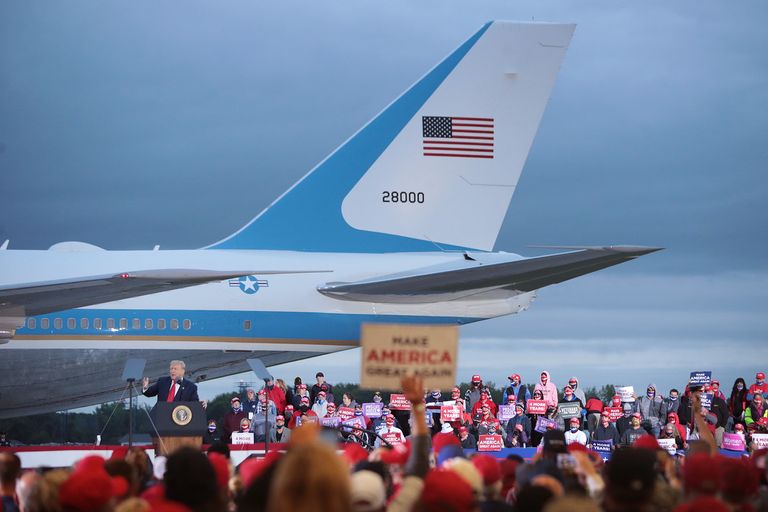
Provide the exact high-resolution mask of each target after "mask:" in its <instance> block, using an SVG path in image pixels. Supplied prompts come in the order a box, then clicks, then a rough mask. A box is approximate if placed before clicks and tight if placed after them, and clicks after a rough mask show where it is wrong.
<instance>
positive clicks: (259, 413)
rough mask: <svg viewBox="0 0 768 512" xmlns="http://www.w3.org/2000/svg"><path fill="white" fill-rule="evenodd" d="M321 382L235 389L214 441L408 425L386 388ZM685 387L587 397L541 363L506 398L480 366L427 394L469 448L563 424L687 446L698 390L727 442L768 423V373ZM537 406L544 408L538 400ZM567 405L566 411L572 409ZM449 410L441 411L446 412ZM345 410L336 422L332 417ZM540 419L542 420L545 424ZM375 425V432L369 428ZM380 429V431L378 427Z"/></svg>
mask: <svg viewBox="0 0 768 512" xmlns="http://www.w3.org/2000/svg"><path fill="white" fill-rule="evenodd" d="M315 379H316V382H315V383H314V384H313V385H312V386H308V385H307V384H306V383H304V382H302V380H301V378H300V377H297V378H296V379H295V381H294V386H293V387H292V388H291V387H289V386H286V384H285V382H284V381H283V380H282V379H276V380H274V381H272V380H268V381H266V383H265V386H264V387H263V388H262V389H261V390H259V391H258V392H257V391H255V390H253V389H248V390H247V392H246V396H244V397H240V396H233V397H232V398H231V410H230V411H229V412H228V413H227V414H226V415H225V416H224V417H223V418H220V419H219V420H218V421H217V420H216V419H213V418H212V419H210V420H209V421H208V432H207V433H206V437H205V441H206V444H211V443H214V442H218V441H224V442H227V443H230V442H232V434H233V433H236V432H241V433H242V432H250V433H253V434H255V435H254V437H253V442H264V441H265V440H267V436H269V439H268V441H270V442H286V441H287V440H288V439H290V435H291V431H292V430H293V429H294V428H295V427H296V426H299V425H301V424H302V423H303V422H307V421H316V422H319V423H321V424H323V425H326V426H328V425H334V426H335V425H343V424H344V423H345V422H346V423H347V424H349V423H350V420H351V419H354V418H357V421H352V423H356V424H358V425H359V426H360V427H364V428H360V429H357V430H355V433H353V431H352V430H351V429H343V428H342V429H341V430H340V432H339V434H338V435H339V438H340V440H343V441H346V440H348V439H349V438H350V436H351V435H352V436H353V438H355V437H359V438H360V439H359V441H360V443H361V445H363V446H365V447H367V448H369V449H372V448H374V447H378V446H380V445H381V443H382V439H380V437H382V435H383V434H386V435H387V439H390V440H394V441H395V442H397V441H398V438H399V441H401V442H402V441H404V440H405V438H406V436H408V435H409V434H410V425H409V418H410V412H409V411H408V410H403V409H402V408H400V407H398V406H397V405H396V404H393V403H385V402H384V400H383V396H382V394H381V393H380V392H376V393H375V394H374V396H373V399H372V402H373V403H376V404H382V405H381V407H380V408H378V409H376V408H374V409H373V410H375V411H376V413H375V414H372V413H366V411H364V407H363V406H364V404H362V403H359V402H358V401H356V400H355V397H353V396H352V395H350V394H349V393H344V394H343V395H342V396H341V397H339V398H338V399H337V398H336V397H335V396H334V393H333V386H332V385H331V384H330V383H328V382H326V380H325V375H324V374H323V372H317V374H316V376H315ZM682 389H683V391H682V393H681V392H680V391H679V390H678V389H676V388H672V389H670V390H669V392H668V393H667V394H666V396H665V395H664V394H662V392H661V390H658V389H657V386H656V385H655V384H648V386H647V388H646V389H645V393H644V394H643V395H642V396H637V395H636V394H634V393H633V394H632V395H629V396H628V395H624V396H620V395H615V396H614V397H613V398H612V400H611V401H610V402H609V403H604V402H603V401H602V400H601V399H600V398H598V397H597V396H595V395H590V396H585V393H584V390H583V389H582V387H581V386H580V385H579V379H578V378H577V377H571V378H570V379H568V383H567V384H566V385H565V386H564V387H563V388H562V389H558V387H557V386H556V385H555V384H554V383H553V382H552V380H551V376H550V374H549V372H547V371H542V372H541V374H540V376H539V379H538V382H536V384H535V385H533V386H528V385H526V384H524V383H523V382H522V378H521V376H520V375H519V374H511V375H510V376H509V385H508V386H507V387H506V388H505V389H504V391H503V393H502V397H501V402H500V403H496V402H495V401H494V399H493V397H492V391H491V389H489V388H488V387H487V386H485V385H484V383H483V380H482V378H481V376H480V375H477V374H476V375H473V376H472V379H471V382H470V385H469V387H468V389H466V390H465V391H464V392H463V393H462V390H461V389H460V388H459V387H458V386H457V387H454V388H453V389H452V390H451V392H450V395H447V396H443V393H442V392H441V391H440V390H431V391H427V392H426V393H425V403H426V404H427V409H428V411H427V414H426V419H427V425H428V426H429V428H430V430H431V432H432V433H433V434H435V433H437V432H447V433H453V434H455V435H456V436H457V437H458V438H459V439H460V441H461V444H462V446H463V447H464V448H476V447H477V442H478V441H479V438H480V436H481V435H500V436H501V439H502V442H503V444H504V446H505V447H507V448H525V447H538V446H540V445H541V442H542V438H543V435H544V433H545V432H546V430H547V429H551V428H557V429H559V430H562V431H564V432H565V436H566V440H567V441H568V442H569V443H570V442H578V443H581V444H583V445H585V446H590V445H591V443H592V441H593V440H594V441H610V442H611V444H612V448H613V449H615V448H618V447H622V446H623V447H629V446H632V444H633V443H634V441H635V440H636V439H637V438H638V437H640V436H642V435H652V436H653V437H655V438H657V439H674V442H675V445H676V446H677V448H678V449H679V450H685V449H687V447H688V443H689V441H692V440H696V439H700V436H701V432H700V430H699V427H698V426H697V424H696V421H695V416H696V414H694V412H693V411H695V410H697V409H695V408H693V400H694V396H693V395H694V394H697V395H698V396H699V397H700V398H702V399H703V401H704V402H706V403H705V404H704V405H703V406H702V407H701V408H699V409H698V415H700V416H701V417H702V418H703V419H704V428H706V430H708V431H709V432H710V433H711V434H712V435H713V436H714V437H715V442H716V444H717V446H718V448H719V447H722V444H723V440H724V439H725V438H726V436H725V434H736V435H738V436H740V437H741V439H742V440H743V442H744V445H745V448H748V447H749V446H750V445H751V441H752V434H754V433H766V432H768V407H766V398H765V397H766V392H768V383H766V381H765V374H764V373H763V372H758V373H757V374H756V375H755V382H754V383H752V384H751V385H747V383H746V382H745V380H744V379H743V378H738V379H736V381H735V382H734V384H733V388H732V390H731V393H730V395H729V396H726V395H725V394H724V393H723V392H722V390H721V389H720V382H719V381H718V380H717V379H711V380H710V382H709V383H705V384H703V385H701V386H693V387H692V386H691V385H690V384H687V385H686V386H685V387H684V388H682ZM444 405H452V406H457V407H458V408H459V410H460V414H458V415H457V417H454V418H452V419H450V420H445V421H443V420H444V419H445V418H444V416H442V415H441V409H440V408H441V406H444ZM536 405H538V406H539V407H540V409H537V408H535V406H536ZM567 405H570V406H571V407H564V406H567ZM566 411H567V413H566ZM441 418H442V419H441ZM332 419H338V420H340V421H339V422H338V423H333V422H331V421H329V420H332ZM537 427H538V428H537ZM366 431H367V432H366ZM377 434H378V436H377Z"/></svg>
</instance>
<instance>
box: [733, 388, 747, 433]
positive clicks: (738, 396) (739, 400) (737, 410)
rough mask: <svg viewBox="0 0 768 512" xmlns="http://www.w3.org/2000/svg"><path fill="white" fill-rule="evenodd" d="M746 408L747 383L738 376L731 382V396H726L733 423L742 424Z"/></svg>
mask: <svg viewBox="0 0 768 512" xmlns="http://www.w3.org/2000/svg"><path fill="white" fill-rule="evenodd" d="M746 408H747V383H746V382H745V381H744V379H743V378H741V377H739V378H738V379H736V381H735V382H734V383H733V389H731V396H730V397H729V398H728V411H729V412H730V413H731V418H733V422H734V423H741V424H742V425H743V424H744V410H745V409H746Z"/></svg>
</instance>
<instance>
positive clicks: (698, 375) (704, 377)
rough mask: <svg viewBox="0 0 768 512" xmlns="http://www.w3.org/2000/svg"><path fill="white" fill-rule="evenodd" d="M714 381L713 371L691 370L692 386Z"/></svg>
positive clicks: (690, 381) (690, 382)
mask: <svg viewBox="0 0 768 512" xmlns="http://www.w3.org/2000/svg"><path fill="white" fill-rule="evenodd" d="M710 382H712V372H711V371H708V372H691V378H690V380H689V381H688V383H689V384H690V385H691V386H703V385H704V384H709V383H710Z"/></svg>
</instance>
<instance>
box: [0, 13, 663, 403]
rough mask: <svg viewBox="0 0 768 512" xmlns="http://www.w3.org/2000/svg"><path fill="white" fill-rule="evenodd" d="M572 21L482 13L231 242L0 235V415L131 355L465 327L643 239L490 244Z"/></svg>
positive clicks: (258, 353)
mask: <svg viewBox="0 0 768 512" xmlns="http://www.w3.org/2000/svg"><path fill="white" fill-rule="evenodd" d="M574 28H575V27H574V25H567V24H542V23H524V24H519V23H509V22H491V23H488V24H486V25H485V26H483V27H482V28H481V29H480V30H479V31H478V32H477V33H475V34H474V35H472V37H470V38H469V39H468V40H467V41H466V42H464V43H463V44H462V45H461V46H459V47H458V48H457V49H456V50H455V51H453V52H452V53H451V54H450V55H448V56H447V57H446V58H445V59H444V60H443V61H441V62H440V63H439V64H438V65H437V66H435V67H434V68H433V69H432V70H430V71H429V72H428V73H427V74H426V75H425V76H424V77H422V78H421V79H420V80H418V81H417V82H416V83H415V84H414V85H413V86H412V87H411V88H410V89H408V90H407V91H406V92H405V93H403V94H402V95H401V96H400V97H399V98H397V99H396V100H395V101H394V102H392V103H391V104H390V105H389V106H387V107H386V108H385V109H384V110H383V111H382V112H381V113H379V114H378V115H377V116H376V117H375V118H374V119H373V120H371V121H370V122H369V123H368V124H367V125H365V126H364V127H363V128H362V129H360V130H359V131H358V132H357V133H356V134H355V135H353V136H352V137H351V138H349V139H348V140H347V141H346V142H344V143H343V144H342V145H341V146H340V147H339V148H337V149H336V150H335V151H334V152H333V153H332V154H331V155H329V156H328V157H327V158H326V159H325V160H323V161H322V162H320V163H319V164H318V165H317V166H316V167H315V168H314V169H312V171H310V172H309V173H308V174H307V175H306V176H305V177H304V178H303V179H301V180H300V181H299V182H298V183H296V184H295V185H294V186H293V187H292V188H291V189H290V190H288V191H287V192H286V193H285V194H283V195H282V196H281V197H280V198H278V199H277V200H276V201H275V202H274V203H273V204H272V205H270V206H269V207H268V208H267V209H265V210H264V211H263V212H261V213H260V214H259V215H258V216H256V217H255V218H254V219H253V220H252V221H251V222H250V223H248V224H247V225H246V226H245V227H243V228H242V229H240V230H239V231H237V232H236V233H234V234H233V235H231V236H229V237H227V238H225V239H223V240H221V241H219V242H217V243H214V244H212V245H210V246H208V247H204V248H202V249H195V250H167V251H166V250H151V251H105V250H102V249H100V248H98V247H95V246H92V245H89V244H85V243H79V242H64V243H59V244H56V245H54V246H53V247H51V248H50V249H49V250H46V251H26V250H9V249H8V248H7V247H8V243H7V242H6V243H5V244H4V245H3V246H2V247H0V339H2V340H3V341H4V344H3V345H0V350H2V357H0V417H11V416H18V415H23V414H30V413H40V412H45V411H51V410H60V409H66V408H72V407H78V406H84V405H90V404H94V403H99V402H103V401H106V400H109V399H116V398H117V397H118V396H120V394H121V392H122V390H123V389H124V387H125V383H124V382H122V381H121V379H120V374H121V368H122V366H123V363H124V361H125V360H126V359H127V358H129V357H141V358H145V359H147V360H148V365H147V369H146V373H147V375H160V374H162V373H164V371H165V368H167V366H166V365H167V363H168V361H169V360H171V359H179V358H183V359H184V360H185V361H186V362H187V368H188V374H189V375H191V376H192V378H195V379H197V380H198V381H200V380H205V379H211V378H215V377H221V376H224V375H231V374H233V373H237V372H241V371H245V370H246V369H247V366H246V365H245V362H244V361H245V359H246V358H249V357H259V358H261V359H262V360H263V361H264V363H265V364H266V365H267V366H270V365H274V364H279V363H284V362H289V361H295V360H299V359H303V358H307V357H312V356H315V355H320V354H325V353H330V352H335V351H340V350H345V349H348V348H352V347H356V346H357V345H358V339H359V332H360V325H361V324H362V323H364V322H398V323H403V322H404V323H429V324H436V323H437V324H465V323H469V322H475V321H478V320H483V319H487V318H493V317H498V316H501V315H508V314H511V313H517V312H519V311H522V310H524V309H526V308H527V307H528V305H529V303H530V302H531V300H532V299H533V298H534V296H535V293H536V290H537V289H539V288H541V287H543V286H547V285H550V284H555V283H558V282H562V281H564V280H567V279H571V278H573V277H577V276H580V275H583V274H587V273H589V272H593V271H595V270H599V269H601V268H605V267H608V266H611V265H615V264H618V263H622V262H624V261H627V260H630V259H633V258H635V257H637V256H640V255H643V254H647V253H649V252H652V251H654V250H657V249H655V248H646V247H627V246H616V247H614V246H610V247H591V248H571V250H568V251H567V252H563V253H558V254H552V255H548V256H542V257H534V258H524V257H522V256H519V255H516V254H509V253H503V252H502V253H499V252H491V251H492V250H493V247H494V244H495V242H496V237H497V235H498V233H499V230H500V228H501V224H502V221H503V220H504V216H505V214H506V211H507V208H508V206H509V202H510V200H511V198H512V194H513V192H514V190H515V186H516V185H517V181H518V178H519V176H520V173H521V171H522V169H523V165H524V163H525V160H526V158H527V155H528V151H529V149H530V147H531V144H532V142H533V138H534V135H535V133H536V131H537V129H538V125H539V122H540V119H541V116H542V114H543V112H544V108H545V106H546V103H547V101H548V99H549V96H550V93H551V90H552V87H553V85H554V81H555V77H556V75H557V72H558V69H559V67H560V64H561V62H562V59H563V57H564V56H565V52H566V49H567V47H568V45H569V43H570V40H571V36H572V34H573V30H574Z"/></svg>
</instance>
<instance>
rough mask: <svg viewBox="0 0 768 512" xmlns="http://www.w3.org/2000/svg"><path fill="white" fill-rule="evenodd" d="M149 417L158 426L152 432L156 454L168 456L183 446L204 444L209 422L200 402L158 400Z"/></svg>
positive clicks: (198, 446)
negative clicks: (204, 435)
mask: <svg viewBox="0 0 768 512" xmlns="http://www.w3.org/2000/svg"><path fill="white" fill-rule="evenodd" d="M149 417H150V418H152V422H153V423H154V424H155V428H156V432H153V433H152V434H151V435H152V444H153V445H154V447H155V454H156V455H165V456H166V457H167V456H168V455H170V454H171V453H173V452H175V451H176V450H177V449H179V448H180V447H182V446H192V447H194V448H197V449H200V447H201V446H202V445H203V434H204V433H205V430H206V427H207V424H208V422H207V421H206V417H205V410H204V409H203V406H202V405H201V404H200V402H158V403H157V404H155V406H154V407H153V408H152V410H151V411H150V412H149ZM161 441H162V442H161Z"/></svg>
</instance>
